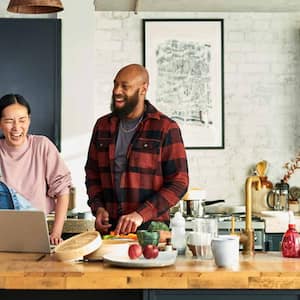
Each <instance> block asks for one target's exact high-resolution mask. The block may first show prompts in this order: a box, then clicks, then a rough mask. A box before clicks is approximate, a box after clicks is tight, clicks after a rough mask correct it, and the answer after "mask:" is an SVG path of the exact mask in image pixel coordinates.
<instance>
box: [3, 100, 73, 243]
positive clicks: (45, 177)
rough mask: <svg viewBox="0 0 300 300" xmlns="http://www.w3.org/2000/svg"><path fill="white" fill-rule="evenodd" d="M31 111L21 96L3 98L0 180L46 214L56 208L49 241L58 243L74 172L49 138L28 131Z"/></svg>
mask: <svg viewBox="0 0 300 300" xmlns="http://www.w3.org/2000/svg"><path fill="white" fill-rule="evenodd" d="M30 113H31V109H30V106H29V104H28V102H27V101H26V100H25V99H24V97H23V96H21V95H14V94H9V95H5V96H3V97H2V98H1V99H0V130H1V131H2V133H3V135H4V139H1V140H0V169H1V175H2V177H1V181H3V182H4V183H5V184H6V185H7V186H8V187H9V188H12V189H13V190H15V191H16V192H17V193H18V194H20V195H21V196H22V197H23V198H25V199H27V200H28V202H29V203H30V205H31V206H32V207H33V208H35V209H38V210H41V211H44V212H45V214H48V213H50V212H52V211H55V220H54V224H53V230H52V232H51V234H50V242H51V244H54V245H57V244H59V243H60V242H61V240H62V239H61V234H62V229H63V225H64V220H65V216H66V213H67V210H68V201H69V189H70V187H71V174H70V171H69V170H68V168H67V167H66V165H65V163H64V162H63V160H62V159H61V158H60V155H59V152H58V150H57V148H56V147H55V145H54V144H53V143H52V142H51V141H50V140H49V139H48V138H47V137H45V136H39V135H29V134H28V130H29V125H30V118H31V116H30ZM25 201H26V200H25Z"/></svg>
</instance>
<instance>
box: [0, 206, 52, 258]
mask: <svg viewBox="0 0 300 300" xmlns="http://www.w3.org/2000/svg"><path fill="white" fill-rule="evenodd" d="M0 251H5V252H37V253H50V252H51V247H50V241H49V232H48V225H47V220H46V216H45V214H44V212H42V211H37V210H26V211H22V210H11V209H7V210H6V209H0Z"/></svg>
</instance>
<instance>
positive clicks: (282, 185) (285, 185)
mask: <svg viewBox="0 0 300 300" xmlns="http://www.w3.org/2000/svg"><path fill="white" fill-rule="evenodd" d="M275 189H277V190H281V191H288V190H289V184H288V183H286V182H284V181H283V180H281V182H280V183H276V184H275Z"/></svg>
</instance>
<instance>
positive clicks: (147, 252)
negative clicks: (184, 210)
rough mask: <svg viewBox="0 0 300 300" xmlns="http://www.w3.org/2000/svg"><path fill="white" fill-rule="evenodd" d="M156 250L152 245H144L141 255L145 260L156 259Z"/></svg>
mask: <svg viewBox="0 0 300 300" xmlns="http://www.w3.org/2000/svg"><path fill="white" fill-rule="evenodd" d="M158 252H159V251H158V248H157V247H156V246H154V245H146V246H145V247H144V248H143V255H144V257H145V258H147V259H150V258H156V257H157V256H158Z"/></svg>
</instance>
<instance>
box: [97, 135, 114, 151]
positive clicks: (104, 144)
mask: <svg viewBox="0 0 300 300" xmlns="http://www.w3.org/2000/svg"><path fill="white" fill-rule="evenodd" d="M110 143H111V139H107V138H98V139H97V140H96V148H97V151H100V152H107V151H108V148H109V145H110Z"/></svg>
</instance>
